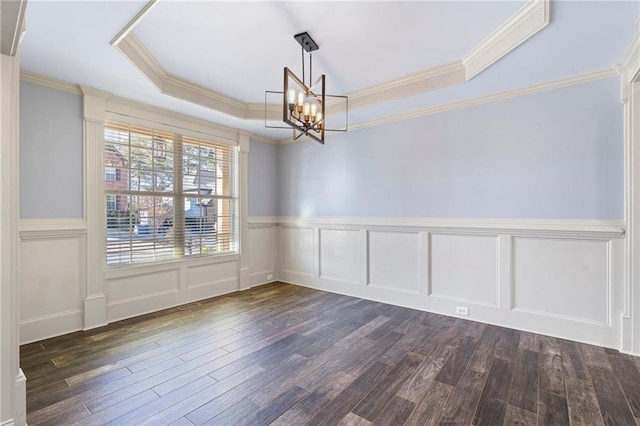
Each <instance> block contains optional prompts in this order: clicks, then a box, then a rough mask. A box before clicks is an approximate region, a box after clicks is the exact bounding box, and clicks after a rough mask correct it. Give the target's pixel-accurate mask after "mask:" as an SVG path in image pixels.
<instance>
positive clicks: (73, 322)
mask: <svg viewBox="0 0 640 426" xmlns="http://www.w3.org/2000/svg"><path fill="white" fill-rule="evenodd" d="M82 318H83V313H82V310H80V309H72V310H69V311H64V312H55V313H53V314H49V315H43V316H40V317H36V318H28V319H23V320H21V321H20V344H21V345H25V344H28V343H33V342H37V341H40V340H44V339H48V338H50V337H55V336H60V335H62V334H67V333H72V332H74V331H78V330H82Z"/></svg>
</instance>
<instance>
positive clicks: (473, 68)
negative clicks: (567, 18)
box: [462, 0, 551, 80]
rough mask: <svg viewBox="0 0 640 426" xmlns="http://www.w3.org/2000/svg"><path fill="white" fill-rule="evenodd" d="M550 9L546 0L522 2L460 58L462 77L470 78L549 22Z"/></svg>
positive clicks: (548, 0)
mask: <svg viewBox="0 0 640 426" xmlns="http://www.w3.org/2000/svg"><path fill="white" fill-rule="evenodd" d="M550 10H551V5H550V0H534V1H531V2H529V3H527V4H526V5H524V6H523V7H522V8H521V9H520V10H519V11H518V12H516V14H515V15H513V16H512V17H511V18H510V19H509V20H508V21H507V22H505V23H504V24H502V25H501V26H500V27H499V28H498V29H497V30H495V31H494V32H493V33H492V34H491V35H489V37H487V38H486V39H484V40H483V41H482V42H480V44H479V45H477V46H476V47H475V48H474V49H473V50H472V51H471V52H470V53H469V54H467V55H466V56H465V57H463V58H462V63H463V64H464V68H465V77H466V79H467V80H471V79H472V78H473V77H475V76H476V75H478V74H479V73H481V72H482V71H484V70H485V69H487V68H488V67H489V66H491V65H493V64H494V63H495V62H496V61H498V60H499V59H500V58H502V57H504V56H505V55H507V54H508V53H509V52H511V51H512V50H513V49H515V48H516V47H517V46H519V45H520V44H522V43H523V42H524V41H526V40H527V39H528V38H529V37H531V36H533V35H534V34H536V33H537V32H538V31H540V30H541V29H543V28H544V27H546V26H547V25H549V22H550V17H551V13H550Z"/></svg>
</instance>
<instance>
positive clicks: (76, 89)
mask: <svg viewBox="0 0 640 426" xmlns="http://www.w3.org/2000/svg"><path fill="white" fill-rule="evenodd" d="M20 80H22V81H26V82H27V83H33V84H38V85H40V86H45V87H49V88H51V89H56V90H60V91H62V92H67V93H73V94H74V95H82V91H81V90H80V86H79V85H77V84H72V83H67V82H66V81H62V80H56V79H53V78H50V77H44V76H42V75H39V74H34V73H30V72H27V71H21V72H20Z"/></svg>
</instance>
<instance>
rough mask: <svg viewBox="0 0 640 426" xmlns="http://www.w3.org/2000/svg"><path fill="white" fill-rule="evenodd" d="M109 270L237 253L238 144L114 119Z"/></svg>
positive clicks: (109, 129)
mask: <svg viewBox="0 0 640 426" xmlns="http://www.w3.org/2000/svg"><path fill="white" fill-rule="evenodd" d="M104 188H105V207H106V208H105V215H106V218H105V224H106V229H105V255H106V262H107V265H123V264H130V263H138V262H146V261H154V260H166V259H173V258H182V257H185V256H193V255H205V254H218V253H231V252H236V251H237V229H238V226H237V224H236V220H237V208H238V197H237V189H238V183H237V150H236V147H235V146H232V145H227V144H223V143H215V142H211V141H209V140H205V139H199V138H194V137H190V136H185V135H182V134H179V133H169V132H165V131H159V130H154V129H148V128H143V127H138V126H132V125H128V124H121V123H114V122H108V123H106V125H105V135H104Z"/></svg>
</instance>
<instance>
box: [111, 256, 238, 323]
mask: <svg viewBox="0 0 640 426" xmlns="http://www.w3.org/2000/svg"><path fill="white" fill-rule="evenodd" d="M238 262H239V256H238V255H222V256H219V257H196V258H193V259H182V260H175V261H168V262H163V263H154V264H146V265H144V264H141V265H132V266H123V267H117V268H107V269H106V271H105V281H106V289H107V320H108V321H109V322H112V321H117V320H121V319H124V318H130V317H134V316H138V315H143V314H147V313H149V312H154V311H158V310H161V309H166V308H169V307H172V306H178V305H182V304H185V303H189V302H193V301H197V300H202V299H206V298H209V297H215V296H220V295H223V294H227V293H232V292H235V291H238V290H239V272H238V268H239V264H238Z"/></svg>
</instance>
